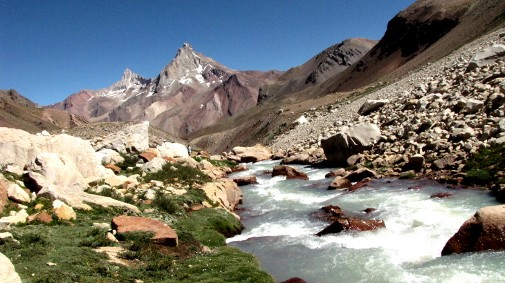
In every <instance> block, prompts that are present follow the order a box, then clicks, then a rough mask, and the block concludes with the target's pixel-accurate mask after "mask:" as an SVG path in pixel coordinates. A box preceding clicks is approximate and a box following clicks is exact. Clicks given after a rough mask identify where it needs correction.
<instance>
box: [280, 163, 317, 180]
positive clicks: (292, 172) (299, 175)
mask: <svg viewBox="0 0 505 283" xmlns="http://www.w3.org/2000/svg"><path fill="white" fill-rule="evenodd" d="M275 176H286V178H287V179H301V180H308V179H309V177H308V176H307V174H305V173H303V172H301V171H299V170H297V169H296V168H294V167H291V166H287V165H277V166H274V168H273V171H272V177H275Z"/></svg>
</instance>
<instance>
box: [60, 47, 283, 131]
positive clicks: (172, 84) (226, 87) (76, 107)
mask: <svg viewBox="0 0 505 283" xmlns="http://www.w3.org/2000/svg"><path fill="white" fill-rule="evenodd" d="M280 74H281V73H280V72H276V71H270V72H259V71H235V70H232V69H229V68H227V67H225V66H223V65H221V64H220V63H218V62H216V61H215V60H213V59H211V58H209V57H206V56H205V55H203V54H201V53H197V52H195V51H194V50H193V48H192V47H191V46H190V45H189V44H184V45H183V46H182V47H181V48H180V49H179V50H178V52H177V54H176V56H175V58H174V59H173V60H172V61H171V62H170V63H169V64H167V65H166V66H165V67H164V68H163V70H161V72H160V74H159V75H158V76H157V77H156V78H153V79H146V78H143V77H141V76H139V75H137V74H135V73H133V72H132V71H131V70H129V69H127V70H125V72H124V74H123V76H122V78H121V80H120V81H118V82H116V83H114V84H113V85H111V86H110V87H108V88H104V89H101V90H84V91H81V92H79V93H76V94H73V95H71V96H70V97H68V98H67V99H65V101H63V102H60V103H58V104H55V105H52V106H51V107H53V108H57V109H64V110H67V111H69V112H70V113H75V114H79V115H82V116H84V117H86V118H88V119H90V120H92V121H111V122H116V121H119V122H123V121H145V120H147V121H150V122H152V125H153V126H155V127H157V128H160V129H163V130H166V131H168V132H169V133H171V134H174V135H176V136H179V137H182V136H185V135H186V134H188V133H191V132H193V131H195V130H198V129H201V128H203V127H206V126H209V125H212V124H213V123H215V122H217V121H219V120H221V119H224V118H226V117H230V116H233V115H237V114H239V113H242V112H243V111H245V110H247V109H249V108H251V107H254V106H256V104H257V100H258V91H259V86H260V85H262V84H264V83H266V82H268V81H270V80H274V79H276V78H277V77H278V76H279V75H280Z"/></svg>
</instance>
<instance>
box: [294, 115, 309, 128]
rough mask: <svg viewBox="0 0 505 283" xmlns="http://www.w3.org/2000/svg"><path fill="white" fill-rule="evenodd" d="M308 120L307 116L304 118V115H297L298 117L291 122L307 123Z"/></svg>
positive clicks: (296, 123) (295, 123) (297, 123)
mask: <svg viewBox="0 0 505 283" xmlns="http://www.w3.org/2000/svg"><path fill="white" fill-rule="evenodd" d="M308 122H309V120H307V118H305V116H303V115H302V116H300V117H298V119H296V120H295V121H294V122H293V125H295V126H296V125H300V124H306V123H308Z"/></svg>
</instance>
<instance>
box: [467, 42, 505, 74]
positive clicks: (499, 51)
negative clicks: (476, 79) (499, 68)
mask: <svg viewBox="0 0 505 283" xmlns="http://www.w3.org/2000/svg"><path fill="white" fill-rule="evenodd" d="M500 58H505V45H502V44H495V45H492V46H489V47H488V48H486V49H484V50H482V51H481V52H479V53H477V54H476V55H475V57H473V59H472V61H470V63H469V64H468V67H467V71H473V70H475V69H477V68H481V67H484V66H488V65H492V64H494V63H495V62H496V60H498V59H500Z"/></svg>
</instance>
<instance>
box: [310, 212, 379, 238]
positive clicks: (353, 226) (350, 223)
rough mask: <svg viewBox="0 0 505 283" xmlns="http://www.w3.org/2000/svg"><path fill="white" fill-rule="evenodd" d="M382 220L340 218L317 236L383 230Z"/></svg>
mask: <svg viewBox="0 0 505 283" xmlns="http://www.w3.org/2000/svg"><path fill="white" fill-rule="evenodd" d="M385 227H386V225H385V224H384V221H383V220H376V219H370V220H369V219H359V218H356V217H347V216H346V217H342V218H340V219H338V220H336V221H335V222H333V223H332V224H330V225H329V226H327V227H326V228H324V229H323V230H321V231H320V232H318V233H317V234H316V235H317V236H322V235H326V234H330V233H340V232H342V231H344V230H353V231H372V230H377V229H379V228H385Z"/></svg>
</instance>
